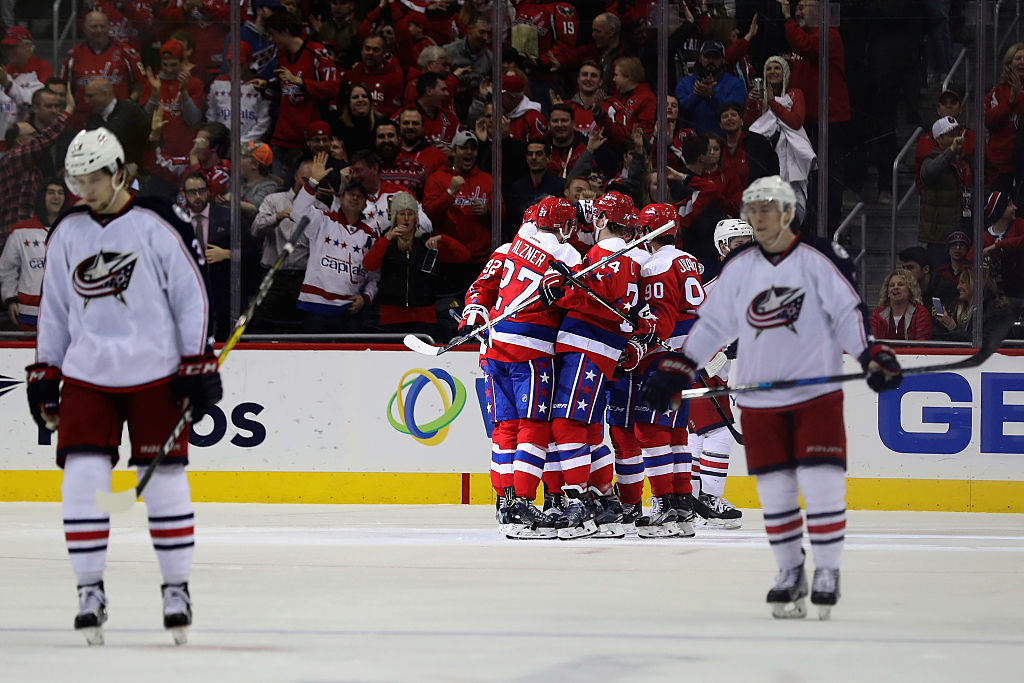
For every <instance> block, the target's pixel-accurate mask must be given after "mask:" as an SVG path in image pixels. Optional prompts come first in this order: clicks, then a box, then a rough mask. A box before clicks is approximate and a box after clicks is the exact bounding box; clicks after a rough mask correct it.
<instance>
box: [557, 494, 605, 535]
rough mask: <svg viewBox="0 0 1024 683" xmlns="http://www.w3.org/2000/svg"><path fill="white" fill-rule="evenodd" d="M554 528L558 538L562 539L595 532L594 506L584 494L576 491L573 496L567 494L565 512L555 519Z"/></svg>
mask: <svg viewBox="0 0 1024 683" xmlns="http://www.w3.org/2000/svg"><path fill="white" fill-rule="evenodd" d="M555 528H557V529H558V538H559V540H562V541H571V540H573V539H576V538H586V537H587V536H593V535H594V534H595V533H596V532H597V524H595V523H594V506H593V504H592V503H591V502H590V500H589V498H588V497H587V495H586V494H580V493H577V494H576V495H575V496H574V495H572V494H569V502H568V504H567V505H566V506H565V512H564V513H563V514H562V516H561V517H559V518H558V519H556V520H555Z"/></svg>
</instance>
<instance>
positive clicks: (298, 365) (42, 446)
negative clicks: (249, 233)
mask: <svg viewBox="0 0 1024 683" xmlns="http://www.w3.org/2000/svg"><path fill="white" fill-rule="evenodd" d="M957 358H959V357H958V356H901V361H902V362H903V364H904V365H905V366H907V367H912V366H915V365H931V364H938V363H946V362H951V361H953V360H956V359H957ZM32 359H33V354H32V351H31V350H30V349H9V348H8V349H0V419H2V421H3V424H4V427H5V429H4V431H5V437H4V445H5V447H4V448H3V449H0V468H3V469H42V468H46V467H49V466H51V463H52V458H51V457H50V456H52V452H53V445H52V444H50V443H49V442H50V441H51V435H50V434H49V433H46V432H43V433H40V432H39V430H38V429H37V428H36V426H35V424H34V423H33V422H32V420H31V418H30V417H29V414H28V409H27V406H26V401H25V393H24V382H23V378H24V370H23V368H24V367H25V366H26V365H28V364H29V363H30V362H32ZM857 367H858V366H857V363H856V361H854V360H853V359H850V358H847V359H846V362H845V365H844V371H846V372H851V371H855V370H856V369H857ZM1020 369H1021V359H1020V358H1019V357H1014V356H998V355H997V356H994V357H993V358H992V359H990V360H989V361H988V362H987V363H986V364H985V365H984V366H983V367H982V368H979V369H975V370H969V371H962V372H957V373H953V372H948V373H935V374H929V375H917V376H908V377H907V378H906V379H905V380H904V383H903V385H902V386H901V387H900V389H899V390H898V391H894V392H890V393H887V394H884V395H882V396H881V397H879V396H877V395H876V394H874V393H872V392H871V391H870V389H868V388H867V386H866V385H865V384H864V382H861V381H855V382H850V383H847V384H846V385H845V387H844V389H845V391H846V395H845V416H846V427H847V436H848V448H849V473H850V475H851V476H857V477H896V478H901V477H913V478H953V479H969V478H975V479H1011V480H1024V457H1022V455H1021V454H1024V372H1019V371H1018V370H1020ZM222 372H223V376H224V386H225V396H224V399H223V400H222V401H221V403H220V404H218V405H217V406H215V407H213V408H212V409H211V410H210V411H209V412H208V413H207V414H206V415H205V416H204V417H203V418H202V419H201V420H199V421H198V422H196V423H195V424H194V425H193V426H192V431H191V435H190V441H191V444H192V446H193V448H192V450H191V458H190V459H191V463H192V466H193V467H194V468H196V469H201V470H228V471H232V470H253V471H275V470H277V471H337V472H345V471H351V472H486V471H487V470H488V468H489V457H490V442H489V439H488V435H487V431H488V430H487V429H486V427H487V419H486V418H485V416H486V415H487V410H486V401H485V400H484V382H483V380H482V375H481V373H480V370H479V368H478V365H477V354H475V353H467V352H451V353H447V354H445V355H443V356H439V357H436V358H428V357H424V356H419V355H416V354H414V353H412V352H406V351H336V350H323V351H317V350H308V351H306V350H302V351H296V350H282V351H268V350H248V349H245V348H241V349H237V350H236V351H234V352H233V353H232V355H231V357H230V358H229V359H228V361H227V362H226V363H225V365H224V368H223V370H222ZM122 442H123V443H125V444H127V442H128V437H127V432H126V433H125V435H124V437H123V441H122ZM730 473H732V474H745V467H744V466H743V457H742V448H741V447H739V446H735V447H734V449H733V463H732V465H731V467H730Z"/></svg>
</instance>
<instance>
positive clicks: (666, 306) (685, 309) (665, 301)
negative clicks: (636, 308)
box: [640, 244, 704, 356]
mask: <svg viewBox="0 0 1024 683" xmlns="http://www.w3.org/2000/svg"><path fill="white" fill-rule="evenodd" d="M700 271H701V268H700V263H698V262H697V258H696V257H695V256H693V255H691V254H687V253H686V252H685V251H681V250H679V249H677V248H676V247H674V246H673V245H671V244H668V245H665V246H663V247H661V248H660V249H658V250H657V251H656V252H654V253H653V254H651V256H650V258H648V259H647V262H646V263H644V265H643V268H641V270H640V300H641V301H643V302H644V303H646V304H647V305H649V306H650V307H651V313H652V314H653V315H654V317H656V318H657V319H658V322H657V323H656V326H655V332H656V333H657V335H658V338H659V339H662V340H664V341H665V342H666V343H667V344H668V345H669V346H671V347H672V348H673V349H678V348H681V347H682V345H683V341H685V339H686V335H687V333H688V332H689V331H690V328H691V327H693V321H694V319H696V317H697V313H696V311H697V307H698V306H700V305H701V304H702V303H704V287H703V286H702V285H701V281H700ZM662 351H663V349H661V347H653V348H652V349H651V355H652V356H653V355H656V354H658V353H661V352H662Z"/></svg>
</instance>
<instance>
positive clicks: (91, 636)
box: [75, 581, 107, 645]
mask: <svg viewBox="0 0 1024 683" xmlns="http://www.w3.org/2000/svg"><path fill="white" fill-rule="evenodd" d="M106 620H107V594H106V593H104V592H103V582H102V581H100V582H99V583H90V584H88V585H85V586H79V587H78V614H77V615H75V630H76V631H81V632H82V634H83V635H84V636H85V642H87V643H89V645H102V644H103V624H104V622H106Z"/></svg>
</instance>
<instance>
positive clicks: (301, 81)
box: [265, 8, 339, 177]
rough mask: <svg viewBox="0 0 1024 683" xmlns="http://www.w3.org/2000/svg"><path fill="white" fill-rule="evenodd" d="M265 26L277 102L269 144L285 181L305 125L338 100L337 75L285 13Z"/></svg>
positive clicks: (319, 49) (321, 51)
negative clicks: (272, 57)
mask: <svg viewBox="0 0 1024 683" xmlns="http://www.w3.org/2000/svg"><path fill="white" fill-rule="evenodd" d="M265 26H266V29H267V33H268V34H269V35H270V41H271V42H272V43H273V44H274V47H276V48H277V71H276V72H275V74H276V76H277V85H278V89H279V98H280V99H279V104H278V113H277V119H276V120H275V122H274V131H273V135H272V137H271V140H270V144H271V148H272V149H273V152H274V172H275V175H277V176H278V177H284V176H285V169H289V168H291V167H292V166H294V165H295V162H296V161H297V160H298V158H299V155H300V154H301V152H302V148H303V147H304V146H305V143H306V141H305V136H304V134H303V130H304V128H305V126H306V123H308V122H309V121H311V120H316V119H319V118H320V112H319V108H320V107H321V106H322V105H325V104H326V103H328V102H332V101H334V100H336V99H337V98H338V87H339V86H338V74H337V68H336V67H335V66H334V62H333V61H332V60H331V58H330V56H329V55H328V53H327V49H326V48H325V47H324V46H323V45H321V44H320V43H312V42H307V41H306V39H305V31H304V29H303V27H302V24H301V23H299V22H298V21H297V20H296V19H295V18H294V17H292V15H291V14H289V13H288V12H287V11H286V10H285V9H283V8H282V9H275V10H274V11H273V14H271V15H270V18H269V19H267V21H266V24H265Z"/></svg>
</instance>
